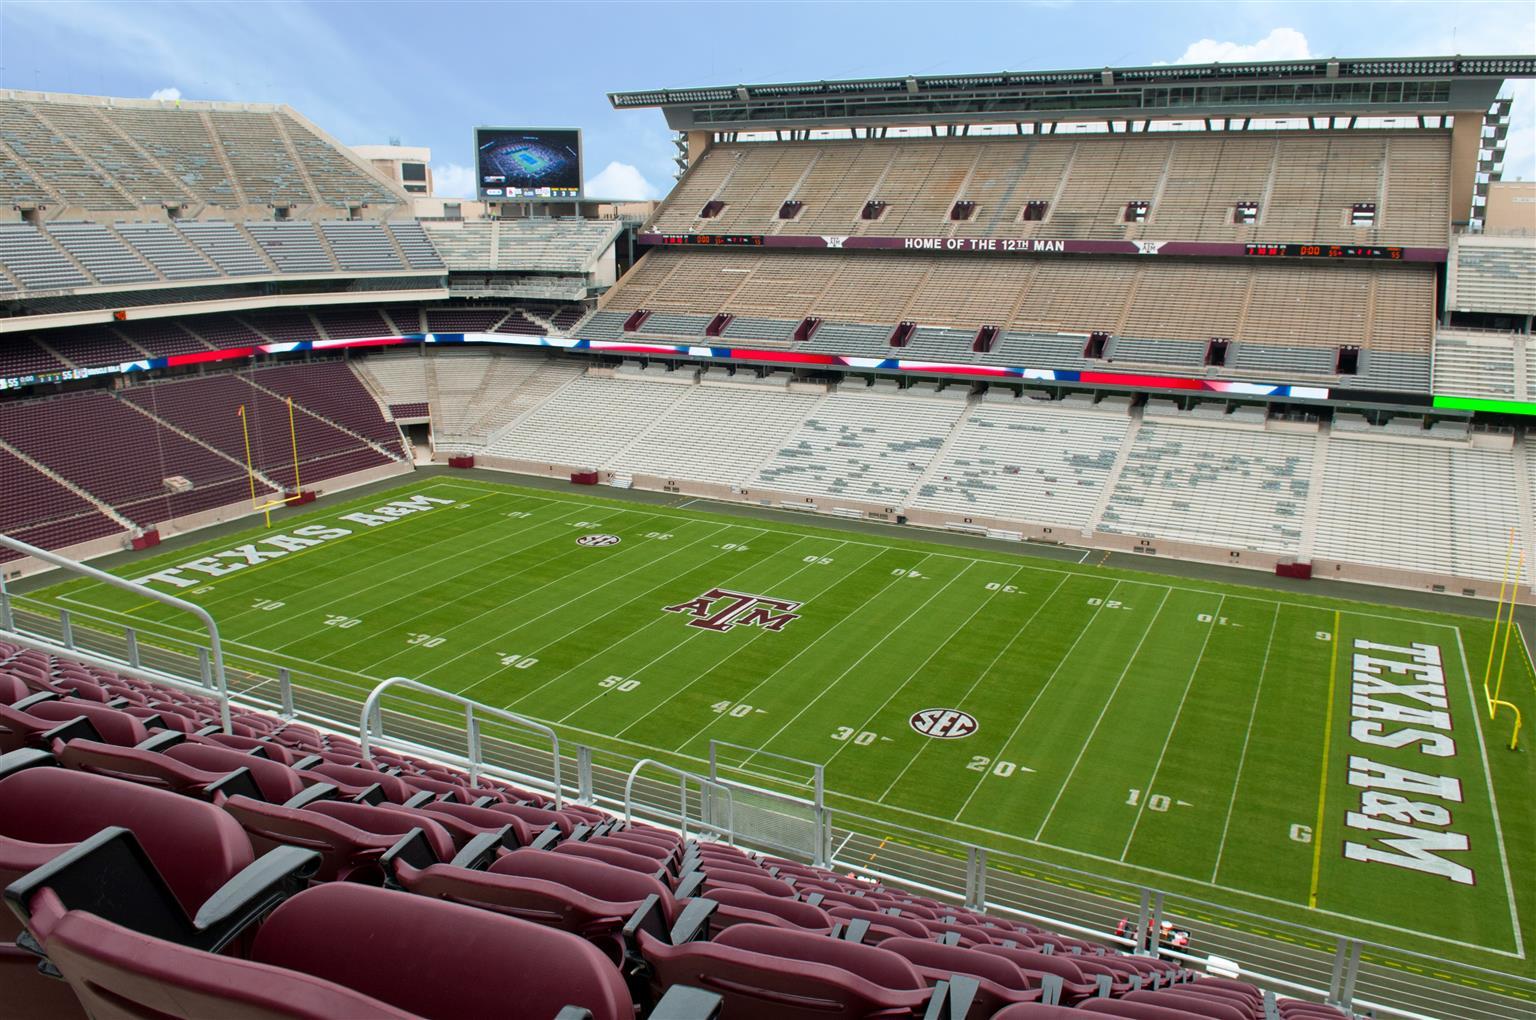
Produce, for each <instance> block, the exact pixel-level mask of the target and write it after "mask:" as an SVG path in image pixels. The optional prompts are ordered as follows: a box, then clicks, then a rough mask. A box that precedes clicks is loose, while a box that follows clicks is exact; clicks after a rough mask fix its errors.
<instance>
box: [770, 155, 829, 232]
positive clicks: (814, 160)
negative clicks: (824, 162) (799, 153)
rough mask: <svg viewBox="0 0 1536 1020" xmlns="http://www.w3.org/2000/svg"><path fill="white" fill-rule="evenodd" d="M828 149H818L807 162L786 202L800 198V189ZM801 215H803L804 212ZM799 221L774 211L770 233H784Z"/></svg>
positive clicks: (785, 199) (785, 197) (787, 195)
mask: <svg viewBox="0 0 1536 1020" xmlns="http://www.w3.org/2000/svg"><path fill="white" fill-rule="evenodd" d="M826 151H827V150H826V149H817V150H816V154H815V155H813V156H812V157H811V158H810V160H809V161H808V162H807V163H806V164H805V172H804V173H802V174H801V175H800V179H799V180H797V181H796V182H795V186H794V187H792V188H790V189H789V193H788V194H786V195H785V196H784V201H785V202H793V201H795V200H796V199H798V198H799V196H800V190H801V189H802V188H804V187H805V182H806V181H808V180H810V179H811V174H812V173H814V172H815V171H816V166H817V164H819V163H820V162H821V157H822V156H823V155H824V154H825V153H826ZM781 204H782V203H781ZM801 215H802V216H803V215H804V213H803V212H802V214H801ZM798 222H799V221H798V220H781V219H779V215H778V213H774V214H773V225H772V226H770V227H769V228H768V233H770V234H782V233H783V232H784V230H785V228H787V227H793V226H794V225H795V224H796V223H798Z"/></svg>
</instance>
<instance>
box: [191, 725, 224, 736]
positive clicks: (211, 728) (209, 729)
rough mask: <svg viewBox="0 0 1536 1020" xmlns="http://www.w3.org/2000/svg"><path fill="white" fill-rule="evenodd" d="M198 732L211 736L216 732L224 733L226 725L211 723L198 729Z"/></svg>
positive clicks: (199, 734) (200, 734)
mask: <svg viewBox="0 0 1536 1020" xmlns="http://www.w3.org/2000/svg"><path fill="white" fill-rule="evenodd" d="M196 732H197V735H198V736H200V737H211V736H213V735H214V734H215V733H223V732H224V727H222V726H220V725H219V724H218V723H209V724H208V725H207V726H204V727H203V728H202V729H200V730H197V731H196Z"/></svg>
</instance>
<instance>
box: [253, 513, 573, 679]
mask: <svg viewBox="0 0 1536 1020" xmlns="http://www.w3.org/2000/svg"><path fill="white" fill-rule="evenodd" d="M569 516H571V515H569V514H562V515H561V516H559V517H556V518H554V519H552V520H543V521H536V522H534V523H531V524H528V525H527V526H525V527H521V528H515V529H513V530H511V531H508V532H506V533H504V534H501V535H498V536H496V537H497V539H498V540H506V539H511V538H515V537H517V536H519V535H523V534H526V533H528V532H530V531H535V530H538V529H541V528H544V527H546V526H549V525H553V524H560V523H561V522H563V521H564V520H565V519H566V518H567V517H569ZM498 523H499V522H498V521H496V520H491V521H488V522H486V523H485V524H483V525H481V526H479V527H476V528H472V529H471V530H469V531H467V532H458V533H455V534H453V535H449V536H447V537H446V538H443V539H441V540H439V541H435V542H430V543H427V544H426V545H423V546H416V547H413V548H409V549H405V550H403V551H401V552H400V553H397V554H396V555H394V556H387V557H384V558H383V559H380V560H378V561H376V563H371V564H369V573H370V574H371V573H373V572H374V570H375V569H376V567H377V566H383V565H385V564H388V563H392V562H394V561H395V560H397V559H400V558H402V557H407V556H410V557H419V556H421V555H422V554H424V553H426V552H428V551H430V550H432V549H436V548H437V547H438V546H440V545H442V544H443V543H444V542H450V541H453V540H455V539H466V540H467V539H470V538H471V536H473V535H476V534H478V533H480V532H481V531H484V530H485V529H487V528H491V527H495V526H497V524H498ZM566 534H567V532H566V531H565V530H564V529H563V528H562V529H559V530H557V531H555V532H553V533H552V534H551V535H550V536H549V538H547V539H544V540H541V541H538V542H534V543H532V544H531V545H525V546H521V547H519V548H518V549H517V550H516V551H514V552H510V553H508V554H507V555H505V556H500V557H497V558H496V559H494V560H486V559H484V558H483V556H482V554H483V551H484V550H483V548H482V547H481V546H480V545H478V544H466V547H465V548H464V549H463V551H461V552H456V553H449V554H447V555H445V556H442V557H440V558H435V559H434V558H428V559H427V560H426V562H424V563H422V564H421V565H420V566H417V567H412V568H411V569H409V570H406V571H404V572H403V573H398V574H392V575H390V576H388V577H386V578H385V579H384V580H382V581H379V582H377V583H375V584H370V585H368V586H367V587H364V588H357V589H355V590H353V591H349V592H348V593H347V594H346V595H345V596H343V597H342V598H339V599H331V600H330V601H329V602H323V603H321V604H320V605H318V606H315V607H309V606H306V607H305V608H304V609H303V610H302V611H301V612H300V614H298V615H312V614H315V613H323V612H324V611H325V610H327V609H331V608H333V607H338V606H343V607H346V608H347V610H348V612H358V611H362V612H364V613H370V614H371V613H377V612H379V611H381V610H384V609H387V608H389V607H390V606H393V605H397V604H398V603H401V602H407V601H410V600H413V599H417V598H420V596H421V593H420V592H419V591H415V590H412V591H408V592H407V593H406V594H404V595H400V596H398V597H396V598H392V599H390V600H389V601H387V602H383V603H380V604H379V605H377V606H372V607H366V608H365V607H360V606H357V605H355V604H349V603H351V600H353V599H355V598H356V597H358V596H360V595H363V594H365V593H367V592H371V591H375V590H376V589H379V588H394V587H397V586H398V585H399V583H400V582H401V581H403V580H405V579H406V578H408V577H412V576H414V575H416V574H419V573H421V572H422V571H424V570H432V569H434V568H436V567H440V566H442V565H443V564H445V563H450V562H452V561H454V560H456V559H459V558H460V557H463V556H469V557H477V556H480V557H482V558H481V559H479V560H478V561H477V562H476V563H475V564H474V565H473V566H471V567H469V568H468V569H467V570H461V571H459V572H458V573H456V574H449V575H447V576H445V577H442V578H440V579H437V580H435V581H433V585H438V584H447V583H449V582H451V581H456V580H458V579H459V578H461V577H463V576H465V575H466V574H470V573H474V572H475V571H477V570H482V569H485V568H486V567H491V566H500V565H501V564H504V563H506V561H508V560H510V559H512V558H513V557H515V556H520V555H522V554H523V553H526V552H529V551H531V550H533V549H537V548H539V547H540V546H541V545H545V544H547V543H549V542H555V541H558V540H559V539H561V538H563V537H565V535H566ZM525 569H526V568H525ZM522 572H523V571H521V570H518V571H513V572H511V573H509V574H503V575H501V578H502V580H505V579H506V578H508V577H516V576H517V575H518V574H520V573H522ZM356 574H357V572H356V571H351V572H348V573H346V574H343V575H341V576H340V577H338V578H336V579H335V580H333V581H331V582H330V583H327V584H321V585H316V586H313V587H311V588H309V589H308V591H306V593H305V594H314V593H316V592H320V591H324V590H325V589H326V588H329V587H331V585H332V584H336V583H340V582H346V581H352V580H353V579H354V578H355V577H356ZM477 590H481V589H477ZM292 619H296V617H289V618H285V619H282V620H278V621H276V622H274V623H270V624H267V625H266V626H264V627H258V628H257V629H256V630H254V631H251V632H250V633H249V634H247V635H246V637H247V639H249V638H253V637H255V636H256V635H257V634H260V633H262V632H263V631H267V630H271V629H272V628H274V627H282V626H285V625H286V624H288V623H289V622H291V621H292ZM313 636H314V635H313V634H308V635H301V636H300V637H297V638H294V639H293V640H292V641H288V642H285V643H283V644H280V645H276V646H274V650H277V651H281V650H282V649H284V648H288V647H290V646H292V645H294V644H297V643H298V642H300V641H303V640H304V639H305V638H306V637H313ZM372 636H377V635H370V636H368V637H364V638H363V639H362V640H369V639H370V637H372ZM357 643H358V642H356V641H354V642H352V643H351V644H347V645H343V646H341V647H340V648H333V649H332V650H331V652H332V654H334V653H335V652H338V651H342V650H343V649H346V648H350V647H352V646H353V645H355V644H357Z"/></svg>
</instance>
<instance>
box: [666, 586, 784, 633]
mask: <svg viewBox="0 0 1536 1020" xmlns="http://www.w3.org/2000/svg"><path fill="white" fill-rule="evenodd" d="M799 608H800V603H798V602H790V601H788V600H786V599H775V598H769V597H768V596H766V595H752V594H748V593H747V592H740V591H726V590H725V589H724V588H711V589H709V591H707V592H705V593H704V594H703V595H700V596H699V597H698V598H696V599H690V600H688V601H687V602H680V603H678V604H677V605H675V606H664V607H662V610H663V612H668V613H686V614H688V615H689V616H692V617H693V619H692V620H689V621H688V626H690V627H703V628H704V629H705V630H719V631H726V630H730V629H731V628H732V627H762V628H763V629H764V630H771V631H775V632H777V631H781V630H783V629H784V628H785V627H787V626H789V625H790V624H791V623H793V622H794V621H796V620H798V619H800V614H798V613H795V612H792V610H795V609H799Z"/></svg>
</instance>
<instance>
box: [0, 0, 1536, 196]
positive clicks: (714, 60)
mask: <svg viewBox="0 0 1536 1020" xmlns="http://www.w3.org/2000/svg"><path fill="white" fill-rule="evenodd" d="M1532 52H1536V3H1532V2H1531V0H1511V2H1503V0H1489V2H1473V0H1466V2H1457V0H1434V2H1404V0H1377V2H1359V0H1356V2H1349V3H1344V2H1333V0H1329V2H1321V3H1299V2H1286V3H1282V2H1257V3H1247V2H1241V0H1223V2H1187V3H1153V2H1143V3H1117V2H1112V0H1075V2H1074V0H1039V2H1022V0H1021V2H994V3H963V2H949V3H903V2H891V0H885V2H873V3H838V2H829V0H816V2H814V3H729V2H707V3H706V2H701V3H642V2H626V3H581V2H566V3H561V2H558V0H555V2H551V0H544V2H540V3H530V4H520V3H453V2H438V3H431V2H428V3H412V2H389V0H371V2H368V3H351V2H345V0H333V2H311V3H298V2H295V3H283V2H274V3H253V2H249V0H244V2H238V3H195V2H182V3H131V2H126V0H117V2H101V3H98V2H81V3H72V2H67V0H51V2H31V0H0V88H11V89H42V90H46V91H53V92H79V93H88V94H93V95H110V96H125V97H134V98H147V97H151V96H155V97H161V98H176V97H184V98H187V99H214V100H222V101H232V102H257V103H286V104H288V105H289V106H292V107H293V108H294V109H296V110H298V111H299V112H300V113H301V114H303V115H304V116H306V117H308V118H309V119H310V120H311V121H313V122H314V123H316V124H317V125H319V126H320V127H321V128H322V129H323V130H325V131H327V132H329V133H330V134H331V135H332V136H333V137H335V138H336V139H338V140H339V141H341V142H343V143H345V144H348V145H360V144H383V143H386V142H389V141H391V140H395V139H397V140H398V141H399V142H400V143H401V144H404V145H423V146H428V147H430V148H431V149H432V159H433V175H434V178H435V181H436V184H437V192H438V193H439V194H441V195H447V196H467V195H468V194H469V192H470V190H471V188H472V181H473V174H472V172H471V170H470V163H471V158H472V150H473V142H472V130H473V128H474V127H475V125H477V124H494V125H505V126H513V125H515V126H538V125H544V126H552V127H571V126H574V127H580V128H582V129H583V147H584V150H585V152H584V155H585V161H586V171H587V193H588V194H591V195H599V196H602V197H611V198H651V197H660V196H661V195H662V194H664V193H665V192H666V191H667V190H668V188H669V187H670V186H671V183H672V176H673V174H674V172H675V170H676V167H675V166H674V164H673V162H672V157H673V155H674V154H675V153H674V148H673V144H672V136H671V133H670V132H669V131H668V130H667V127H666V124H665V122H664V121H663V119H662V115H661V112H660V111H659V110H655V109H645V110H631V111H624V112H619V111H616V110H614V109H613V108H612V107H611V106H610V105H609V103H608V99H607V93H608V92H610V91H625V90H630V89H646V88H663V87H673V88H680V87H687V86H696V85H734V84H740V83H760V82H773V81H806V80H818V79H823V78H853V77H875V76H889V75H905V74H917V75H921V74H944V73H975V72H985V71H999V70H1051V69H1068V68H1082V67H1103V66H1111V67H1116V66H1127V65H1145V64H1155V63H1179V62H1188V63H1203V62H1208V61H1212V60H1222V61H1243V60H1264V59H1277V60H1282V59H1296V58H1304V57H1332V56H1343V57H1389V56H1430V55H1441V54H1447V53H1463V54H1479V53H1501V54H1508V53H1527V54H1528V53H1532ZM1506 90H1507V91H1508V92H1509V94H1511V95H1513V96H1514V98H1515V106H1514V111H1513V123H1512V128H1511V135H1510V144H1509V153H1508V157H1507V159H1506V165H1505V178H1506V179H1514V178H1516V177H1523V178H1524V179H1526V180H1533V179H1536V82H1531V81H1523V82H1513V83H1509V84H1507V85H1506Z"/></svg>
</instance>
